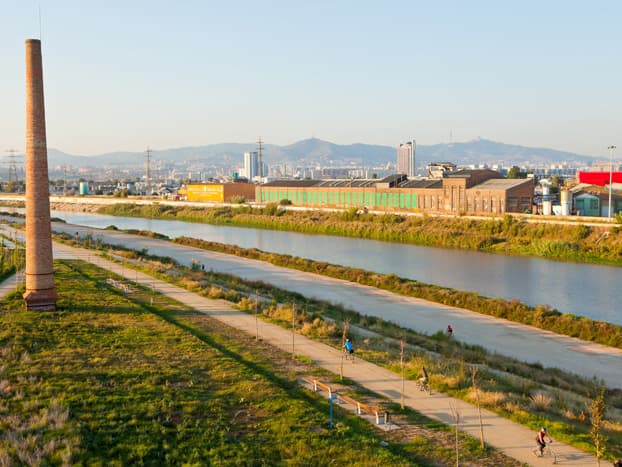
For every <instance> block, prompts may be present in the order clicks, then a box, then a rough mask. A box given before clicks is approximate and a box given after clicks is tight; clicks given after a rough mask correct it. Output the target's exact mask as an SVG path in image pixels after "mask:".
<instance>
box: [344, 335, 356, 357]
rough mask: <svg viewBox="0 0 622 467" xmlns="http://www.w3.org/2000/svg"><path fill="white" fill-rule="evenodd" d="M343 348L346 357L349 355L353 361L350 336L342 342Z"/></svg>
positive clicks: (352, 347)
mask: <svg viewBox="0 0 622 467" xmlns="http://www.w3.org/2000/svg"><path fill="white" fill-rule="evenodd" d="M343 350H344V352H346V358H348V355H350V358H351V359H352V361H354V346H353V345H352V341H351V340H350V338H347V339H346V341H345V343H344V344H343Z"/></svg>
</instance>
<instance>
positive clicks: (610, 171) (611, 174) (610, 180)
mask: <svg viewBox="0 0 622 467" xmlns="http://www.w3.org/2000/svg"><path fill="white" fill-rule="evenodd" d="M615 148H616V147H615V146H614V145H613V144H612V145H611V146H609V147H608V148H607V149H609V219H611V212H612V211H611V185H612V184H613V150H614V149H615Z"/></svg>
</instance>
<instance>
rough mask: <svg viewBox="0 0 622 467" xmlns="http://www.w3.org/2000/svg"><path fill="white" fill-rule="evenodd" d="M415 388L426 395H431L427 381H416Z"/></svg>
mask: <svg viewBox="0 0 622 467" xmlns="http://www.w3.org/2000/svg"><path fill="white" fill-rule="evenodd" d="M417 387H418V388H419V390H420V391H425V392H427V393H428V394H432V389H431V388H430V383H428V381H427V380H421V379H419V380H417Z"/></svg>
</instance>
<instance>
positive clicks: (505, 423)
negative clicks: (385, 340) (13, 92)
mask: <svg viewBox="0 0 622 467" xmlns="http://www.w3.org/2000/svg"><path fill="white" fill-rule="evenodd" d="M54 254H55V257H57V258H58V257H60V256H61V255H62V257H65V258H71V257H75V258H79V259H83V260H86V261H89V262H91V263H94V264H96V265H98V266H100V267H102V268H105V269H108V270H110V271H112V272H114V273H115V274H119V275H121V276H123V277H125V278H127V279H128V280H130V281H134V282H137V283H140V284H142V285H145V286H148V287H150V288H153V289H154V290H155V291H157V292H159V293H162V294H165V295H167V296H169V297H171V298H174V299H175V300H178V301H179V302H181V303H184V304H185V305H187V306H190V307H192V308H193V309H195V310H198V311H201V312H203V313H206V314H208V315H210V316H212V317H214V318H216V319H218V320H220V321H222V322H223V323H225V324H227V325H229V326H232V327H235V328H238V329H240V330H242V331H244V332H247V333H249V334H251V335H255V333H256V321H255V318H254V317H253V316H252V315H249V314H246V313H242V312H240V311H238V310H236V309H234V308H232V307H231V305H230V304H229V303H227V302H225V301H222V300H211V299H207V298H204V297H201V296H199V295H197V294H195V293H192V292H189V291H187V290H185V289H182V288H179V287H176V286H174V285H172V284H169V283H167V282H164V281H160V280H158V279H155V278H154V277H152V276H149V275H146V274H143V273H140V272H137V271H135V270H131V269H128V268H125V267H123V266H122V265H120V264H116V263H113V262H111V261H107V260H105V259H103V258H101V257H98V256H95V255H93V254H92V252H89V251H88V250H84V249H77V248H72V247H69V246H66V245H62V244H58V243H55V244H54ZM259 335H260V337H261V338H262V339H263V340H264V341H266V342H268V343H270V344H272V345H274V346H276V347H278V348H280V349H282V350H284V351H286V352H291V351H292V335H291V332H290V331H289V330H287V329H283V328H281V327H279V326H276V325H273V324H270V323H266V322H263V321H261V320H260V321H259ZM294 349H295V353H296V354H299V355H303V356H306V357H308V358H310V359H311V360H313V361H314V362H315V364H316V365H318V366H321V367H322V368H325V369H326V370H328V371H331V372H333V373H336V374H338V373H339V367H340V363H341V352H340V351H339V350H338V349H335V348H333V347H330V346H327V345H325V344H322V343H319V342H316V341H313V340H310V339H307V338H305V337H304V336H300V335H296V336H295V342H294ZM344 376H346V377H348V378H351V379H352V380H354V381H356V382H357V383H358V384H360V385H362V386H364V387H365V388H367V389H369V390H371V391H374V392H376V393H378V394H381V395H383V396H385V397H386V398H388V399H389V400H393V401H396V402H399V399H400V391H401V379H400V377H399V376H398V375H396V374H395V373H392V372H390V371H388V370H386V369H384V368H382V367H379V366H377V365H374V364H371V363H368V362H366V361H363V360H361V359H357V361H356V362H355V363H354V364H352V363H350V362H347V363H346V364H344ZM405 404H406V405H407V406H409V407H411V408H413V409H415V410H417V411H419V412H421V413H422V414H424V415H426V416H428V417H430V418H432V419H435V420H439V421H441V422H443V423H446V424H448V425H451V424H452V423H453V416H452V407H453V408H455V409H457V410H458V411H459V412H460V417H461V420H462V421H461V426H460V428H461V429H462V430H463V431H465V432H467V433H468V434H470V435H471V436H473V437H475V438H479V416H478V412H477V409H476V408H475V407H474V406H472V405H470V404H467V403H465V402H463V401H461V400H458V399H454V398H451V397H448V396H445V395H443V394H439V393H433V394H432V395H431V396H428V395H427V394H425V393H422V392H421V391H419V389H418V388H417V386H416V383H415V382H414V381H407V382H406V386H405ZM482 417H483V423H484V427H485V428H484V430H485V439H486V442H487V443H489V444H490V445H492V446H494V447H496V448H497V449H499V450H501V451H503V452H504V453H506V454H507V455H508V456H510V457H512V458H514V459H517V460H519V461H520V462H524V463H525V464H530V465H534V466H539V465H548V464H549V463H550V461H544V460H542V459H538V458H536V457H534V456H533V454H532V453H531V451H532V449H533V447H534V445H535V442H534V437H535V433H534V432H533V431H532V430H529V429H527V428H525V427H523V426H520V425H518V424H516V423H513V422H511V421H509V420H506V419H504V418H501V417H499V416H497V415H495V414H493V413H491V412H488V411H486V410H484V411H483V412H482ZM551 434H552V435H553V436H554V435H555V433H551ZM554 448H555V451H556V452H557V453H558V456H559V461H560V464H562V465H569V466H582V467H592V466H597V465H598V464H597V462H596V459H595V458H593V457H592V456H590V455H588V454H586V453H584V452H581V451H579V450H577V449H575V448H572V447H570V446H567V445H565V444H562V443H557V442H556V443H554Z"/></svg>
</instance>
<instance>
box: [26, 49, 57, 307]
mask: <svg viewBox="0 0 622 467" xmlns="http://www.w3.org/2000/svg"><path fill="white" fill-rule="evenodd" d="M49 186H50V184H49V179H48V150H47V141H46V135H45V105H44V100H43V63H42V60H41V41H40V40H37V39H28V40H26V292H25V293H24V300H25V302H26V309H28V310H55V309H56V298H57V295H56V290H55V287H54V269H53V260H54V258H53V256H52V227H51V223H50V191H49V190H50V188H49Z"/></svg>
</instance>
